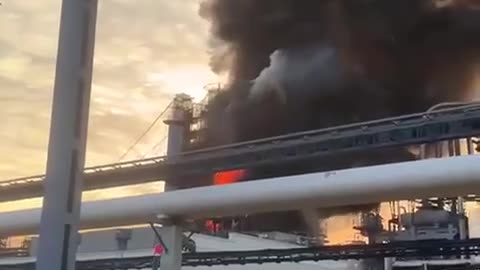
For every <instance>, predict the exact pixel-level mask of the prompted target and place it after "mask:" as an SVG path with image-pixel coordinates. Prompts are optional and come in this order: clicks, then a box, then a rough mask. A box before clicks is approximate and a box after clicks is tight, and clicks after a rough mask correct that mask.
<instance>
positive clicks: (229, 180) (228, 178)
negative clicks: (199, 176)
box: [213, 170, 246, 185]
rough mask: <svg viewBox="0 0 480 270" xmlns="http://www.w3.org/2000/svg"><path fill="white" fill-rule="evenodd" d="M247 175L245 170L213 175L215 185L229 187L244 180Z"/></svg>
mask: <svg viewBox="0 0 480 270" xmlns="http://www.w3.org/2000/svg"><path fill="white" fill-rule="evenodd" d="M245 175H246V171H245V170H231V171H224V172H217V173H215V174H214V175H213V183H214V184H215V185H228V184H233V183H236V182H238V181H240V180H242V179H243V178H244V177H245Z"/></svg>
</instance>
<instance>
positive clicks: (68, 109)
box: [36, 0, 97, 270]
mask: <svg viewBox="0 0 480 270" xmlns="http://www.w3.org/2000/svg"><path fill="white" fill-rule="evenodd" d="M96 16H97V0H63V1H62V9H61V20H60V36H59V44H58V54H57V66H56V76H55V87H54V95H53V106H52V118H51V128H50V139H49V146H48V161H47V171H46V180H45V183H44V189H45V197H44V200H43V210H42V215H41V224H40V240H39V250H38V260H37V267H36V269H37V270H72V269H74V268H75V254H76V250H77V245H78V240H79V239H78V226H79V224H78V223H79V219H80V205H81V194H82V188H83V186H82V179H83V169H84V164H85V148H86V137H87V126H88V111H89V103H90V89H91V81H92V65H93V52H94V46H95V45H94V44H95V27H96Z"/></svg>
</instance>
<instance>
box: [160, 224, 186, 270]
mask: <svg viewBox="0 0 480 270" xmlns="http://www.w3.org/2000/svg"><path fill="white" fill-rule="evenodd" d="M162 239H163V242H164V243H165V246H166V249H167V252H166V253H165V254H163V255H162V257H161V259H160V269H162V270H180V269H181V268H182V239H183V230H182V228H181V226H178V225H168V226H165V227H164V228H162Z"/></svg>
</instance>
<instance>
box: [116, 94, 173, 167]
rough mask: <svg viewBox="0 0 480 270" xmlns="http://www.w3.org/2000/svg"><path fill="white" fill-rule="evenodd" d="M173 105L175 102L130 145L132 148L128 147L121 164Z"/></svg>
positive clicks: (122, 156)
mask: <svg viewBox="0 0 480 270" xmlns="http://www.w3.org/2000/svg"><path fill="white" fill-rule="evenodd" d="M172 104H173V101H172V102H170V103H169V104H168V105H167V106H166V107H165V109H163V111H162V112H161V113H160V114H159V115H158V116H157V117H156V118H155V120H154V121H153V122H152V123H151V124H150V126H148V128H147V129H146V130H145V131H144V132H143V133H142V134H141V135H140V136H139V137H138V138H137V139H136V140H135V141H134V142H133V144H132V145H130V147H128V149H127V151H125V153H123V155H121V156H120V158H119V159H118V161H119V162H120V161H122V160H123V159H124V158H125V157H126V156H127V155H128V154H129V153H130V152H131V151H132V150H133V148H135V146H137V145H138V143H139V142H140V141H141V140H142V139H143V138H144V137H145V136H146V135H147V134H148V133H149V132H150V131H151V130H152V128H153V127H154V126H155V125H156V124H157V123H158V121H159V120H160V119H161V118H162V117H163V116H164V115H165V113H167V111H168V109H170V107H171V106H172Z"/></svg>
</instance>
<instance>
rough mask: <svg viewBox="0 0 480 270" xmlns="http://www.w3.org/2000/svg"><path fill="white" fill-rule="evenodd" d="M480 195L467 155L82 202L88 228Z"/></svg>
mask: <svg viewBox="0 0 480 270" xmlns="http://www.w3.org/2000/svg"><path fill="white" fill-rule="evenodd" d="M477 190H480V156H479V155H471V156H460V157H450V158H443V159H430V160H420V161H413V162H403V163H394V164H388V165H380V166H371V167H363V168H355V169H346V170H338V171H330V172H322V173H312V174H303V175H295V176H287V177H277V178H271V179H265V180H257V181H252V182H244V183H238V184H231V185H224V186H210V187H201V188H193V189H187V190H179V191H172V192H165V193H161V194H155V195H145V196H138V197H129V198H122V199H114V200H104V201H96V202H86V203H83V204H82V213H81V228H83V229H90V228H102V227H112V226H124V225H134V224H142V223H148V222H150V221H155V220H156V219H157V218H158V215H166V216H173V217H182V218H199V217H215V216H233V215H242V214H252V213H262V212H273V211H284V210H298V209H305V208H327V207H335V206H347V205H357V204H368V203H376V202H384V201H394V200H407V199H425V198H429V197H454V196H466V195H470V194H475V193H476V192H477ZM40 212H41V211H40V209H31V210H24V211H17V212H9V213H0V235H2V236H12V235H26V234H34V233H36V232H37V230H38V224H39V221H40Z"/></svg>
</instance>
